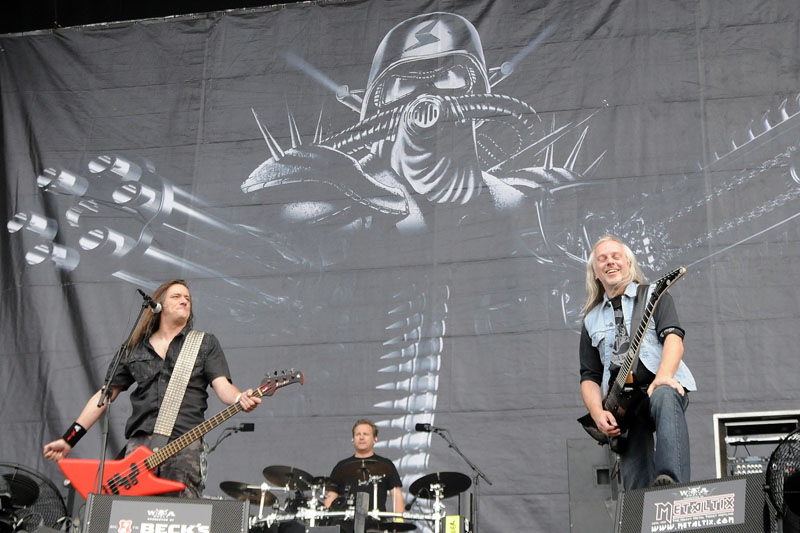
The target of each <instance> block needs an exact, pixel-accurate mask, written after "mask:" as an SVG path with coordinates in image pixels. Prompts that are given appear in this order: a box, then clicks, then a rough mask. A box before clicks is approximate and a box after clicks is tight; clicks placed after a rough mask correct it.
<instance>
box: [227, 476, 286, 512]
mask: <svg viewBox="0 0 800 533" xmlns="http://www.w3.org/2000/svg"><path fill="white" fill-rule="evenodd" d="M219 488H221V489H222V492H224V493H225V494H227V495H228V496H230V497H231V498H236V499H237V500H240V501H243V502H246V501H249V502H251V503H254V504H256V505H260V504H261V494H264V506H265V507H271V506H272V504H273V503H275V502H276V501H277V500H278V498H276V497H275V495H274V494H272V493H271V492H270V491H268V490H265V491H263V493H262V491H261V487H260V486H258V485H248V484H247V483H239V482H238V481H223V482H222V483H220V484H219Z"/></svg>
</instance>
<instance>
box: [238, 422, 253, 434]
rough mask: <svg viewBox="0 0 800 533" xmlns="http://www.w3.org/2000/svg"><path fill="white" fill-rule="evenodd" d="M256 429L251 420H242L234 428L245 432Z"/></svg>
mask: <svg viewBox="0 0 800 533" xmlns="http://www.w3.org/2000/svg"><path fill="white" fill-rule="evenodd" d="M255 429H256V425H255V424H254V423H252V422H242V423H241V424H239V427H237V428H234V430H235V431H243V432H245V433H249V432H251V431H254V430H255Z"/></svg>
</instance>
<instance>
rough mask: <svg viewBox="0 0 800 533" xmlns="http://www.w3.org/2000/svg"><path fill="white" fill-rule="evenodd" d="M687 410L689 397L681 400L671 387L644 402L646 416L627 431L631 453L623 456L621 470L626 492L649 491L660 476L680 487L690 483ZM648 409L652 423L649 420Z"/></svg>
mask: <svg viewBox="0 0 800 533" xmlns="http://www.w3.org/2000/svg"><path fill="white" fill-rule="evenodd" d="M647 404H649V405H647ZM688 406H689V394H688V393H685V394H684V395H683V396H681V395H680V394H678V391H676V390H675V389H673V388H672V387H668V386H662V387H658V388H657V389H656V390H654V391H653V395H652V396H651V397H650V398H649V400H647V399H645V400H643V404H642V406H641V407H642V412H643V414H644V415H645V416H643V417H642V418H643V419H642V420H639V421H637V422H636V423H634V424H632V426H631V428H630V429H629V430H628V449H627V451H626V452H625V453H624V454H622V455H621V456H620V465H619V469H620V475H621V476H622V486H623V487H624V488H625V490H633V489H642V488H647V487H650V486H651V485H652V483H653V480H655V478H656V477H657V476H660V475H661V474H667V475H669V476H671V477H672V479H674V480H675V481H677V482H678V483H685V482H687V481H690V479H691V468H690V465H689V429H688V427H687V426H686V416H685V414H684V413H685V411H686V408H687V407H688ZM648 407H649V415H650V420H649V421H648V420H647V419H646V418H647V417H646V414H647V413H648ZM653 428H655V437H656V438H655V439H654V438H653Z"/></svg>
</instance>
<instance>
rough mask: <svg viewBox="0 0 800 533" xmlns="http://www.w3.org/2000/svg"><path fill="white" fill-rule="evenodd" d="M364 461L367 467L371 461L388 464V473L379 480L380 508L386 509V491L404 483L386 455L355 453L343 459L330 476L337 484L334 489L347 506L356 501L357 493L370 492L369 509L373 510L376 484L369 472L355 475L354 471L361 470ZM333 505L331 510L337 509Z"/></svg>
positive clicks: (398, 510)
mask: <svg viewBox="0 0 800 533" xmlns="http://www.w3.org/2000/svg"><path fill="white" fill-rule="evenodd" d="M362 461H366V462H367V463H366V464H367V467H369V462H370V461H377V462H379V463H382V464H384V465H386V467H385V470H387V471H388V473H387V474H385V475H384V476H383V477H382V478H381V479H380V480H378V481H377V485H378V489H377V493H378V510H379V511H386V510H387V509H386V493H387V492H388V491H390V490H391V489H393V488H395V487H401V486H402V485H403V483H402V481H401V480H400V474H399V473H398V472H397V468H395V466H394V463H392V461H391V460H389V459H387V458H386V457H381V456H380V455H377V454H373V455H371V456H370V457H356V456H355V455H354V456H352V457H348V458H347V459H342V460H341V461H339V462H338V463H336V466H334V467H333V470H331V476H330V477H331V480H332V481H333V483H334V485H335V487H334V490H335V491H336V493H337V494H339V498H342V499H343V501H344V504H345V506H347V505H349V503H351V502H352V503H355V497H356V493H358V492H365V493H367V494H369V510H370V511H371V510H373V509H374V508H375V502H374V501H373V492H374V484H373V483H370V482H369V479H368V478H369V474H365V475H358V476H355V477H354V476H353V472H354V471H359V469H360V467H361V465H362V463H361V462H362ZM331 507H332V508H331V510H335V509H333V506H331ZM341 510H345V509H341ZM394 511H396V512H402V511H403V510H402V509H394Z"/></svg>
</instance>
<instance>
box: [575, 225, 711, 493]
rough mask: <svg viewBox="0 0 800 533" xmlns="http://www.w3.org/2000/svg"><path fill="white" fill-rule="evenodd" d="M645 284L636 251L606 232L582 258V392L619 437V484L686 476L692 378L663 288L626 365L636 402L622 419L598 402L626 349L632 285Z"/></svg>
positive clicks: (602, 425)
mask: <svg viewBox="0 0 800 533" xmlns="http://www.w3.org/2000/svg"><path fill="white" fill-rule="evenodd" d="M644 283H645V279H644V274H643V273H642V270H641V269H640V268H639V265H638V263H637V261H636V256H635V255H634V254H633V251H632V250H631V249H630V248H629V247H628V246H627V245H626V244H625V243H623V242H622V241H620V240H619V239H618V238H617V237H614V236H612V235H605V236H603V237H601V238H600V239H599V240H598V241H597V243H595V245H594V247H593V248H592V253H591V255H590V256H589V260H588V262H587V264H586V292H587V297H586V304H585V305H584V308H583V312H584V319H583V328H582V331H581V340H580V373H581V395H582V396H583V401H584V403H585V404H586V407H587V408H588V410H589V414H590V415H591V418H592V420H593V421H594V424H595V425H596V428H597V430H599V431H600V432H602V433H603V434H604V435H606V436H607V437H609V438H610V439H613V440H614V441H615V442H617V443H619V442H620V441H623V442H624V443H625V445H624V447H623V446H619V447H617V448H616V451H617V453H619V458H620V463H619V465H620V474H621V477H622V483H623V486H624V488H625V490H632V489H637V488H644V487H649V486H653V485H666V484H670V483H676V482H678V483H683V482H687V481H689V480H690V476H691V471H690V462H689V432H688V428H687V425H686V417H685V414H684V413H685V411H686V407H687V406H688V404H689V395H688V391H690V390H695V389H696V384H695V381H694V377H693V376H692V373H691V372H690V371H689V369H688V368H687V367H686V365H685V363H684V362H683V337H684V330H683V328H682V327H681V325H680V322H679V321H678V315H677V312H676V311H675V303H674V301H673V299H672V297H671V296H670V294H669V293H665V294H663V295H662V297H661V299H660V300H659V304H658V306H657V307H656V309H655V312H654V313H653V317H652V320H650V323H649V324H648V325H647V330H646V332H645V334H644V336H643V338H642V342H641V348H640V351H639V359H638V363H637V364H636V365H635V366H634V367H633V368H632V370H633V372H632V383H631V384H630V387H631V388H632V389H633V390H637V391H640V394H639V397H641V401H639V402H638V403H636V404H635V405H631V406H630V409H628V410H627V412H626V413H625V417H624V420H617V418H616V417H615V416H614V414H613V413H612V412H610V411H608V410H606V409H605V408H604V405H603V400H604V398H605V397H606V395H607V394H608V391H609V388H610V383H611V382H612V381H613V380H614V379H615V378H616V374H617V373H618V371H619V369H620V365H621V364H622V363H623V361H624V359H625V356H626V354H627V350H628V347H629V340H630V335H631V318H632V317H633V312H634V304H635V300H636V298H637V292H638V287H639V286H640V285H642V284H644ZM651 291H652V287H650V288H649V289H648V292H647V298H649V295H650V294H651ZM646 302H647V300H645V301H643V302H641V304H642V305H643V304H646ZM654 434H655V436H656V438H655V439H654Z"/></svg>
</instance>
